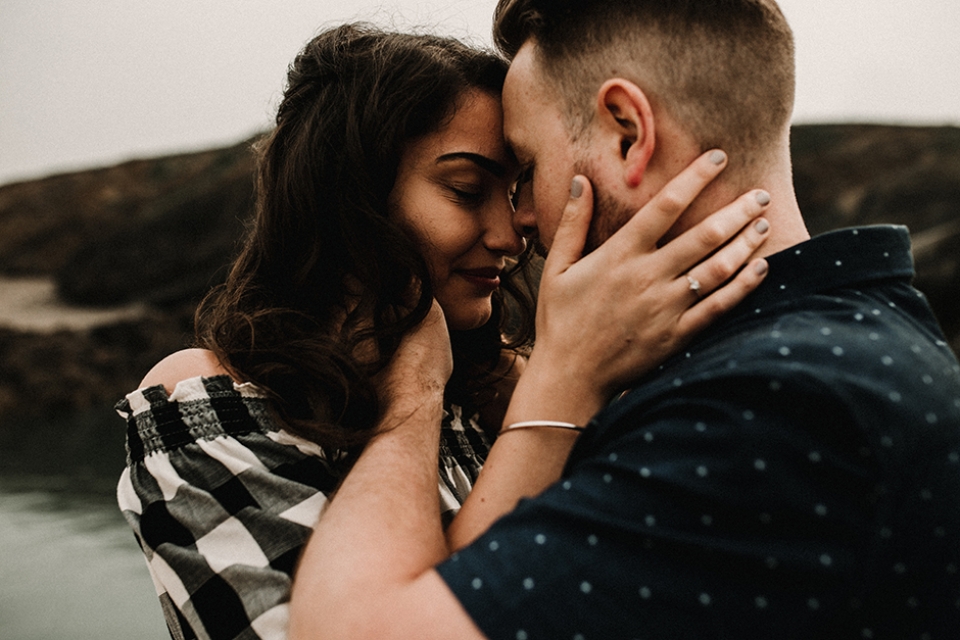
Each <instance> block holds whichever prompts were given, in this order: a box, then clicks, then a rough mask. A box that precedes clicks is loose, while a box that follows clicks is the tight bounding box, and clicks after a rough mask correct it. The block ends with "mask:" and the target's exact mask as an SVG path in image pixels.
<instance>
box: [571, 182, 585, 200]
mask: <svg viewBox="0 0 960 640" xmlns="http://www.w3.org/2000/svg"><path fill="white" fill-rule="evenodd" d="M581 195H583V183H582V182H580V180H579V179H578V178H574V179H573V182H571V183H570V197H571V198H579V197H580V196H581Z"/></svg>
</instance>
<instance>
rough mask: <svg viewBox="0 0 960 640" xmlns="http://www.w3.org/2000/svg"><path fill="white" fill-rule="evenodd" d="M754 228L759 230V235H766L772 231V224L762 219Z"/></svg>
mask: <svg viewBox="0 0 960 640" xmlns="http://www.w3.org/2000/svg"><path fill="white" fill-rule="evenodd" d="M753 228H754V229H756V230H757V233H766V232H767V231H769V230H770V223H769V222H767V221H766V220H764V219H762V218H761V219H760V220H757V224H755V225H753Z"/></svg>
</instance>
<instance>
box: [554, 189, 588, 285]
mask: <svg viewBox="0 0 960 640" xmlns="http://www.w3.org/2000/svg"><path fill="white" fill-rule="evenodd" d="M592 218H593V188H592V185H591V184H590V181H589V180H587V179H586V178H585V177H584V176H574V178H573V182H571V184H570V197H569V198H568V199H567V204H566V206H565V207H564V209H563V216H562V217H561V218H560V224H559V225H558V226H557V232H556V234H555V235H554V237H553V244H552V245H551V247H550V253H549V254H548V255H547V261H546V263H545V264H544V267H543V269H544V273H563V272H564V271H566V270H567V268H569V267H570V265H572V264H573V263H575V262H576V261H577V260H579V259H580V258H581V257H583V247H584V245H585V244H586V242H587V232H588V231H589V229H590V220H591V219H592Z"/></svg>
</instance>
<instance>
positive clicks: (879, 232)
mask: <svg viewBox="0 0 960 640" xmlns="http://www.w3.org/2000/svg"><path fill="white" fill-rule="evenodd" d="M767 263H768V264H769V265H770V272H769V273H768V274H767V277H766V279H765V280H764V282H763V283H762V284H761V285H760V286H759V287H758V288H757V290H756V291H754V292H753V293H752V294H751V295H750V296H749V297H748V298H747V299H746V300H745V301H744V302H743V303H742V305H741V308H742V309H745V310H749V309H753V308H764V307H768V306H770V305H771V304H775V303H778V302H784V301H789V300H793V299H797V298H800V297H803V296H806V295H811V294H816V293H820V292H824V291H829V290H832V289H837V288H842V287H848V286H852V285H854V284H857V283H861V282H866V281H875V280H884V279H890V278H908V279H912V278H913V276H914V270H913V256H912V255H911V253H910V234H909V232H908V231H907V228H906V227H904V226H900V225H877V226H871V227H857V228H851V229H841V230H838V231H831V232H829V233H825V234H822V235H819V236H817V237H815V238H811V239H810V240H807V241H806V242H803V243H800V244H798V245H794V246H792V247H790V248H789V249H785V250H784V251H781V252H779V253H776V254H774V255H772V256H769V257H768V258H767Z"/></svg>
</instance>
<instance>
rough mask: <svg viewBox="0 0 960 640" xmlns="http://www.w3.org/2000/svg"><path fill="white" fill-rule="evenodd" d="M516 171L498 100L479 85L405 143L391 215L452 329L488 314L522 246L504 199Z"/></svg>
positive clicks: (477, 321)
mask: <svg viewBox="0 0 960 640" xmlns="http://www.w3.org/2000/svg"><path fill="white" fill-rule="evenodd" d="M516 177H517V167H516V163H515V161H514V160H513V159H512V157H511V155H510V154H509V153H508V152H507V148H506V145H505V143H504V141H503V115H502V111H501V108H500V100H499V98H498V97H496V96H493V95H490V94H488V93H485V92H482V91H471V92H470V93H468V94H467V95H466V96H464V98H463V100H462V104H461V106H460V108H459V109H458V110H457V112H456V113H455V115H454V117H453V118H452V119H451V120H450V122H449V123H448V124H447V125H446V126H445V127H444V128H443V129H441V130H439V131H436V132H434V133H432V134H430V135H427V136H425V137H423V138H421V139H419V140H417V141H415V142H414V143H412V144H410V145H409V146H408V147H407V149H406V150H405V152H404V154H403V156H402V157H401V159H400V166H399V170H398V172H397V181H396V183H395V184H394V187H393V191H392V192H391V194H390V197H391V205H392V211H393V215H396V216H398V218H399V219H400V220H401V221H402V222H403V223H404V224H405V225H406V227H407V228H408V229H409V230H410V231H411V232H412V233H413V234H414V237H415V238H416V240H417V242H418V243H419V245H420V248H421V251H422V252H423V256H424V258H425V259H426V262H427V266H428V267H429V269H430V278H431V283H432V284H433V292H434V296H435V297H436V299H437V302H438V303H440V307H441V308H442V309H443V313H444V315H445V316H446V319H447V324H448V325H449V326H450V328H451V329H455V330H465V329H473V328H476V327H479V326H481V325H483V324H485V323H486V322H487V321H488V320H489V319H490V314H491V296H492V294H493V292H494V291H495V290H496V289H497V287H499V286H500V274H501V272H502V271H503V269H504V267H505V266H506V259H507V257H508V256H513V255H517V254H518V253H520V252H521V251H523V247H524V240H523V238H522V237H521V236H520V234H519V233H517V230H516V229H515V228H514V224H513V207H512V206H511V204H510V193H509V191H510V187H511V185H512V184H513V182H514V181H515V180H516Z"/></svg>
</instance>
